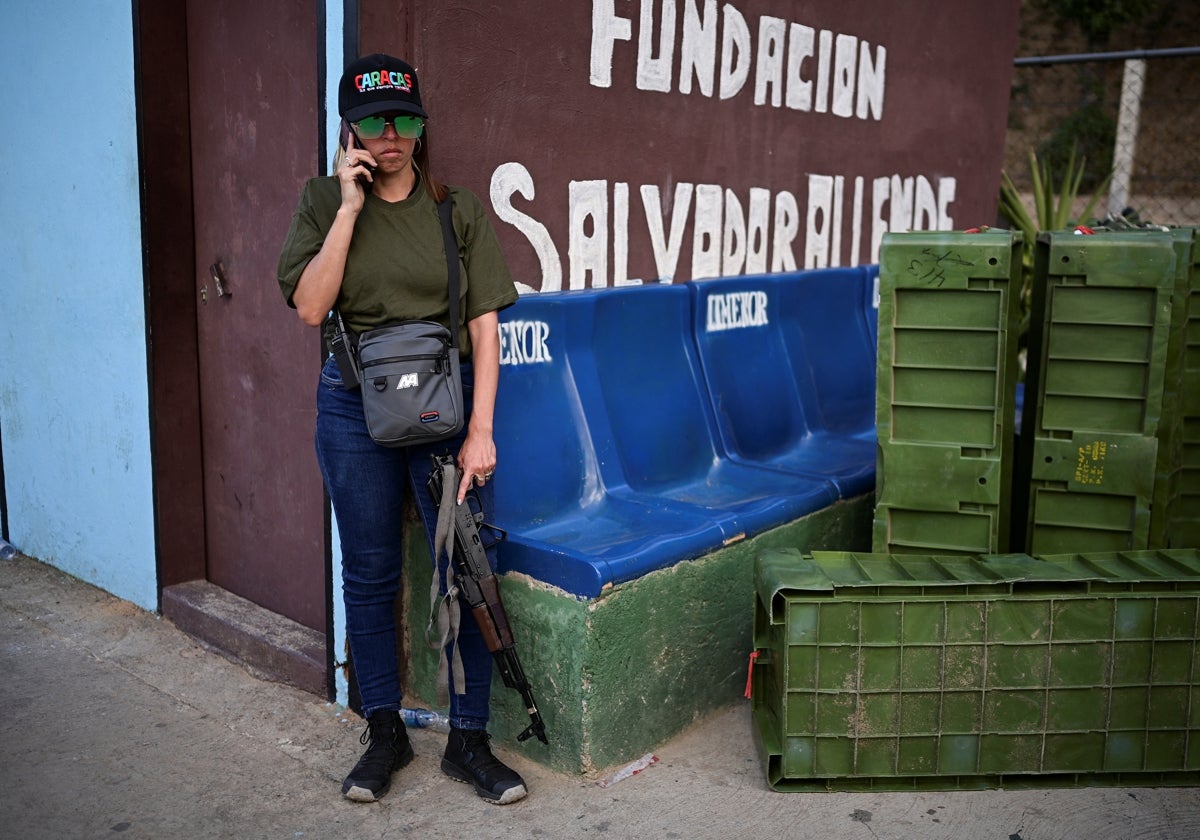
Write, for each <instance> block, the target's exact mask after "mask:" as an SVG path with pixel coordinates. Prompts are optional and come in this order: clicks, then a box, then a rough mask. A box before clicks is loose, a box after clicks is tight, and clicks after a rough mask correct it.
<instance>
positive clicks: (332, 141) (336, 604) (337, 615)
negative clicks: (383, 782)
mask: <svg viewBox="0 0 1200 840" xmlns="http://www.w3.org/2000/svg"><path fill="white" fill-rule="evenodd" d="M344 37H345V16H344V15H343V8H342V4H341V3H326V4H325V102H324V107H325V123H326V129H325V130H326V135H325V136H326V137H328V138H329V145H328V148H329V160H327V161H321V162H320V163H322V164H323V165H324V166H326V167H327V169H326V170H324V171H325V172H328V171H329V169H332V165H333V155H334V154H335V153H336V152H337V142H338V130H339V129H340V128H341V122H342V121H341V117H339V116H338V105H337V90H338V82H339V81H340V80H341V78H342V66H343V65H344V64H345V56H344V55H343V50H342V42H343V40H344ZM326 504H328V502H326ZM330 521H331V522H332V523H333V529H332V535H331V537H330V540H331V542H332V544H333V552H332V563H331V564H330V565H331V568H332V570H333V589H332V591H333V593H334V596H333V604H332V605H331V606H332V607H333V650H334V657H335V658H336V659H337V660H338V661H339V662H340V661H341V660H342V658H343V657H344V654H343V651H345V650H346V605H345V603H344V602H343V600H342V595H341V593H342V542H341V536H340V535H339V533H338V527H337V519H335V518H333V517H330ZM334 684H335V692H336V700H337V702H338V703H341V704H342V705H343V706H345V705H349V702H350V685H349V683H348V681H347V680H346V669H345V668H338V669H337V670H336V671H335V672H334Z"/></svg>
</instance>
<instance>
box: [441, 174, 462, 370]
mask: <svg viewBox="0 0 1200 840" xmlns="http://www.w3.org/2000/svg"><path fill="white" fill-rule="evenodd" d="M453 212H454V199H453V198H451V197H450V192H449V190H447V192H446V197H445V198H444V199H442V200H441V201H439V202H438V216H440V217H441V220H442V239H443V241H444V242H445V243H446V274H447V276H448V277H449V278H450V303H449V307H448V310H447V316H448V317H449V319H450V346H451V347H458V284H459V280H460V277H459V272H458V237H457V236H455V235H454V222H453V215H452V214H453Z"/></svg>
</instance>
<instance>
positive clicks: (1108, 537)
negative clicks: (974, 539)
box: [1014, 232, 1175, 554]
mask: <svg viewBox="0 0 1200 840" xmlns="http://www.w3.org/2000/svg"><path fill="white" fill-rule="evenodd" d="M1174 284H1175V253H1174V245H1173V241H1172V237H1171V236H1170V234H1168V233H1165V232H1164V233H1152V232H1144V233H1143V232H1139V233H1103V234H1098V235H1095V236H1080V235H1076V234H1070V233H1048V234H1042V235H1041V236H1039V237H1038V244H1037V251H1036V265H1035V282H1034V289H1033V301H1032V312H1033V313H1034V316H1033V318H1032V324H1031V329H1030V341H1029V364H1028V369H1027V372H1026V387H1025V398H1026V406H1025V410H1024V414H1023V424H1022V425H1023V428H1022V431H1021V448H1020V452H1019V458H1020V460H1021V468H1020V471H1019V475H1020V476H1021V479H1020V481H1019V483H1018V486H1017V487H1016V493H1015V503H1014V506H1015V507H1016V509H1017V510H1024V511H1025V512H1026V514H1027V516H1026V518H1025V520H1024V524H1025V531H1024V533H1023V534H1020V535H1019V538H1018V539H1016V540H1014V546H1017V547H1021V546H1023V547H1024V548H1025V550H1026V551H1028V552H1030V553H1032V554H1054V553H1061V552H1075V551H1120V550H1129V549H1141V548H1147V547H1149V545H1150V511H1151V500H1152V496H1153V493H1154V483H1155V475H1156V466H1157V457H1158V440H1157V437H1156V435H1157V434H1158V430H1159V420H1160V417H1161V415H1162V408H1163V406H1162V397H1163V384H1164V379H1165V370H1166V362H1167V345H1168V339H1169V328H1170V318H1171V295H1172V293H1173V291H1174ZM1039 316H1040V317H1039ZM1018 524H1020V523H1018Z"/></svg>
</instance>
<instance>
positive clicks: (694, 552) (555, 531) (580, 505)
mask: <svg viewBox="0 0 1200 840" xmlns="http://www.w3.org/2000/svg"><path fill="white" fill-rule="evenodd" d="M595 297H596V295H595V294H594V293H587V292H572V293H561V294H541V295H531V296H527V297H523V298H521V300H520V301H519V302H518V303H517V304H516V305H515V306H513V307H511V308H509V309H508V310H506V311H505V312H503V313H502V315H501V322H502V323H501V353H502V361H504V364H503V365H502V366H501V386H500V391H499V395H498V396H497V399H496V419H495V426H496V428H497V429H499V430H502V434H503V439H502V440H500V441H499V442H498V443H499V446H500V449H501V452H500V457H501V464H500V466H499V468H498V469H497V471H496V476H495V479H494V480H495V487H496V522H495V524H496V526H497V527H499V528H502V529H503V530H505V531H506V532H507V538H506V539H505V540H504V541H503V542H501V543H500V547H499V558H500V570H501V571H520V572H523V573H526V574H529V575H531V576H532V577H534V578H536V579H538V580H541V581H544V582H546V583H551V584H553V585H555V586H558V587H560V588H562V589H565V590H566V591H568V592H571V593H573V594H575V595H580V596H584V597H595V596H596V595H598V594H599V593H600V591H601V590H602V589H603V587H604V586H605V585H606V584H610V583H620V582H622V581H625V580H631V579H633V578H636V577H638V576H640V575H642V574H645V573H646V572H648V571H652V570H654V569H657V568H663V567H666V566H669V565H671V564H672V563H673V562H678V561H679V560H684V559H689V558H693V557H698V556H701V555H703V554H705V553H707V552H710V551H712V550H713V549H715V548H717V547H719V546H720V545H722V543H723V542H724V541H725V539H726V532H725V530H724V529H723V528H722V524H721V522H719V521H718V520H717V519H716V518H712V517H709V516H706V515H704V514H703V513H702V512H699V511H692V510H686V509H683V508H682V506H679V505H677V504H675V503H672V502H669V501H666V500H656V499H654V498H653V497H650V498H646V499H643V500H642V501H637V500H631V499H622V498H618V497H614V496H612V495H611V494H610V493H609V492H608V491H607V488H606V487H605V485H604V483H603V477H602V475H601V470H600V468H599V464H598V458H597V454H596V448H595V445H594V442H593V434H592V426H593V423H592V422H591V420H590V419H589V417H588V416H587V414H586V413H585V411H584V407H583V402H582V400H581V397H580V394H579V390H578V388H577V385H576V376H575V371H576V369H577V367H579V366H580V365H581V364H582V365H583V367H584V368H585V370H586V368H587V367H588V366H590V364H591V356H590V350H589V349H588V348H586V347H583V346H582V344H581V341H582V340H586V339H585V336H584V331H582V330H580V329H579V328H578V326H577V325H578V324H579V323H581V322H582V323H589V322H590V321H591V318H592V316H591V311H592V309H593V306H594V302H595Z"/></svg>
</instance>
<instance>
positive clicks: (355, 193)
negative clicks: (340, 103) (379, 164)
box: [337, 126, 376, 213]
mask: <svg viewBox="0 0 1200 840" xmlns="http://www.w3.org/2000/svg"><path fill="white" fill-rule="evenodd" d="M343 137H344V138H345V145H344V147H343V148H344V150H345V156H344V161H343V163H342V166H341V168H340V169H338V172H337V176H338V179H339V180H340V181H341V183H342V206H343V207H346V208H348V209H351V210H353V211H354V212H356V213H357V212H358V211H359V210H361V209H362V206H363V201H364V200H365V197H366V194H367V193H368V192H370V191H371V184H372V182H373V181H374V179H375V166H376V164H375V158H373V157H371V154H370V153H369V152H368V151H367V150H366V149H361V148H359V146H358V142H357V138H356V137H355V136H354V132H353V131H350V130H349V127H348V126H347V127H346V130H345V131H344V134H343Z"/></svg>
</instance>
